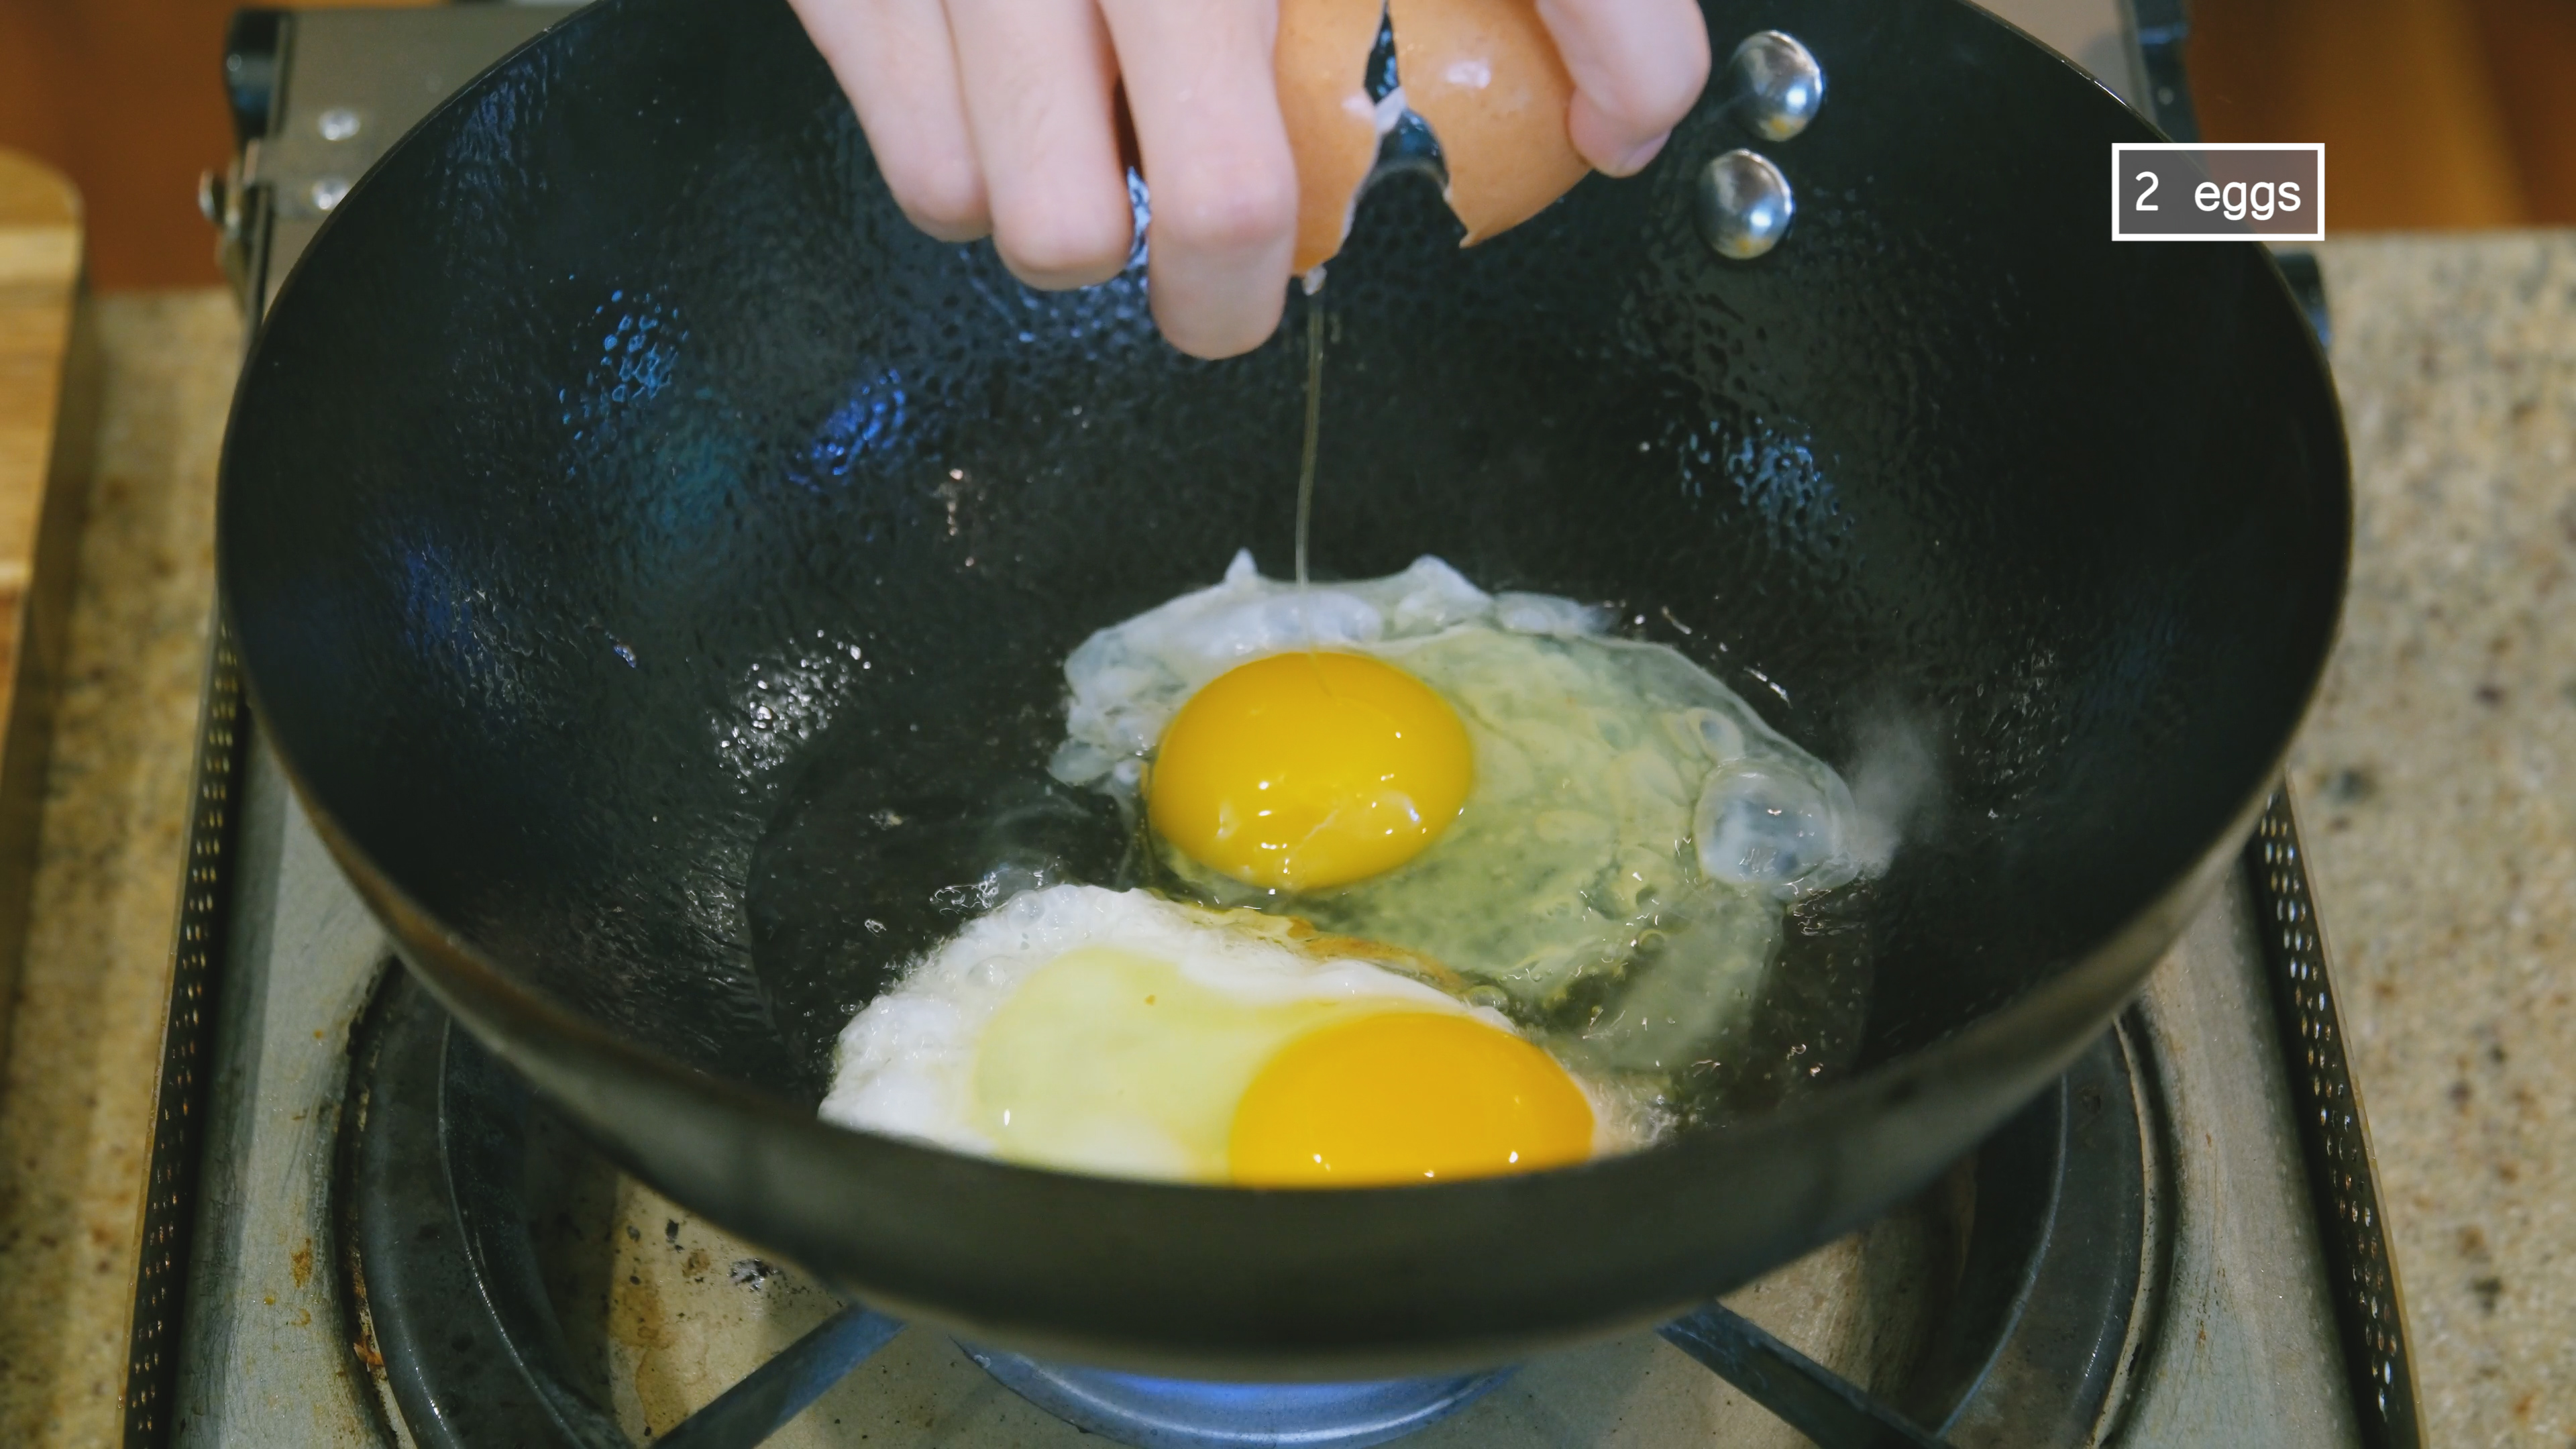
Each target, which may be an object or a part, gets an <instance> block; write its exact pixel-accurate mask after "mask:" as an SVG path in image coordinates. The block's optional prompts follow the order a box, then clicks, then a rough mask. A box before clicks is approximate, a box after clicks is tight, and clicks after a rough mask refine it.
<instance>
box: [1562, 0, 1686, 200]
mask: <svg viewBox="0 0 2576 1449" xmlns="http://www.w3.org/2000/svg"><path fill="white" fill-rule="evenodd" d="M1538 13H1539V18H1540V19H1541V20H1543V21H1545V22H1546V23H1547V28H1548V33H1549V34H1550V35H1552V36H1554V37H1555V38H1556V49H1557V53H1558V54H1559V55H1562V56H1563V57H1564V58H1565V69H1566V71H1567V73H1568V74H1570V75H1572V76H1573V77H1574V101H1573V103H1572V104H1571V105H1569V106H1568V107H1567V108H1566V131H1567V133H1568V134H1569V135H1570V136H1571V137H1572V138H1573V140H1574V149H1576V150H1577V151H1580V152H1582V153H1583V159H1584V160H1586V161H1589V162H1591V163H1592V164H1593V165H1594V166H1595V167H1597V168H1599V169H1600V170H1602V171H1605V172H1608V173H1609V174H1610V175H1612V176H1627V175H1630V174H1633V173H1634V172H1636V171H1638V170H1639V169H1641V168H1643V167H1644V166H1645V164H1646V163H1647V162H1649V161H1652V160H1654V159H1655V153H1656V152H1658V151H1660V150H1662V149H1663V147H1664V140H1665V138H1666V137H1667V136H1670V135H1671V134H1672V129H1673V124H1674V123H1675V122H1677V121H1679V120H1680V119H1681V118H1682V117H1683V116H1684V115H1686V114H1688V112H1689V111H1690V108H1691V106H1692V104H1693V103H1695V102H1696V101H1698V100H1699V93H1700V88H1701V87H1703V86H1705V85H1706V84H1708V27H1707V26H1706V25H1705V24H1704V23H1702V21H1701V19H1700V13H1699V6H1698V5H1697V4H1695V3H1693V0H1538Z"/></svg>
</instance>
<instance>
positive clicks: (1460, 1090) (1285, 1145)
mask: <svg viewBox="0 0 2576 1449" xmlns="http://www.w3.org/2000/svg"><path fill="white" fill-rule="evenodd" d="M1592 1128H1593V1118H1592V1104H1591V1102H1590V1101H1588V1100H1587V1099H1586V1098H1585V1097H1584V1095H1583V1090H1582V1088H1580V1087H1577V1086H1576V1085H1575V1084H1574V1079H1573V1078H1572V1077H1570V1076H1567V1075H1566V1072H1565V1069H1564V1068H1563V1067H1560V1066H1558V1065H1557V1064H1556V1061H1555V1059H1554V1058H1552V1057H1550V1056H1549V1055H1548V1054H1547V1053H1546V1052H1543V1051H1541V1050H1539V1049H1538V1048H1537V1047H1535V1046H1533V1045H1531V1044H1530V1043H1528V1042H1526V1041H1523V1040H1522V1039H1521V1038H1519V1037H1517V1036H1514V1035H1512V1034H1511V1033H1510V1032H1508V1031H1504V1030H1501V1029H1500V1028H1498V1027H1492V1026H1488V1025H1486V1024H1485V1023H1483V1022H1481V1021H1477V1020H1475V1019H1473V1018H1471V1017H1463V1016H1449V1015H1445V1014H1435V1013H1431V1012H1419V1011H1408V1012H1386V1013H1380V1014H1378V1015H1374V1016H1364V1017H1361V1018H1360V1019H1358V1020H1356V1021H1349V1022H1344V1023H1342V1024H1340V1025H1338V1026H1327V1027H1323V1028H1320V1029H1318V1030H1315V1031H1311V1032H1308V1033H1307V1034H1306V1035H1304V1036H1302V1037H1299V1038H1298V1039H1296V1040H1295V1041H1292V1042H1290V1043H1289V1044H1288V1045H1287V1046H1285V1047H1282V1048H1281V1049H1280V1050H1279V1053H1278V1055H1276V1056H1274V1057H1272V1058H1271V1059H1270V1061H1269V1063H1268V1064H1267V1065H1265V1066H1263V1067H1262V1069H1261V1074H1260V1075H1259V1076H1257V1077H1255V1078H1253V1080H1252V1085H1251V1086H1250V1087H1248V1088H1246V1089H1245V1091H1244V1094H1243V1097H1242V1100H1241V1101H1240V1102H1238V1103H1237V1104H1236V1106H1235V1109H1234V1129H1233V1137H1232V1143H1231V1146H1230V1148H1229V1157H1230V1164H1229V1165H1230V1167H1231V1170H1232V1172H1233V1176H1234V1180H1235V1181H1236V1182H1239V1183H1244V1184H1247V1185H1253V1186H1268V1187H1361V1186H1368V1185H1372V1184H1392V1183H1405V1182H1415V1183H1418V1182H1426V1181H1428V1182H1446V1181H1453V1180H1455V1179H1458V1178H1462V1177H1491V1176H1493V1175H1495V1174H1497V1173H1506V1172H1533V1171H1536V1170H1537V1169H1539V1168H1543V1167H1560V1166H1563V1165H1565V1164H1567V1163H1573V1162H1582V1161H1584V1160H1586V1159H1587V1158H1589V1157H1590V1156H1591V1155H1592Z"/></svg>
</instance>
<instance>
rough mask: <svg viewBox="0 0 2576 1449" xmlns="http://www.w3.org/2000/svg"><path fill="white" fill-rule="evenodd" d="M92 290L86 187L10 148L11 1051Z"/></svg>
mask: <svg viewBox="0 0 2576 1449" xmlns="http://www.w3.org/2000/svg"><path fill="white" fill-rule="evenodd" d="M81 296H82V288H81V215H80V196H79V194H78V193H76V192H75V191H73V190H72V187H71V183H69V182H67V181H65V180H64V179H63V178H62V177H61V176H60V175H58V174H56V173H55V172H54V171H52V170H51V169H49V168H47V167H46V166H44V165H42V164H41V163H39V162H36V161H33V160H30V159H29V158H27V157H25V156H22V155H19V154H18V153H16V152H14V151H8V150H0V1052H6V1051H7V1050H8V1041H9V1029H8V1028H9V1010H10V1005H11V1003H12V1002H13V1001H14V999H15V998H16V996H17V985H18V963H19V959H20V957H21V955H22V954H23V953H24V951H25V948H26V937H27V904H28V898H27V892H28V887H29V885H30V884H31V883H32V881H33V879H34V876H35V862H36V827H37V823H38V820H39V817H40V816H41V815H42V813H43V806H44V795H45V759H46V756H47V754H48V753H49V747H50V745H51V744H52V735H53V730H52V726H53V704H54V694H55V684H56V680H57V673H58V671H59V669H60V667H61V664H62V655H63V634H64V625H65V623H66V622H67V620H68V616H69V614H70V612H71V584H72V575H73V573H74V572H75V570H76V567H77V564H78V553H79V546H80V524H81V511H82V507H83V505H84V503H85V502H86V496H87V492H88V488H87V485H88V474H89V467H88V462H89V447H90V443H91V440H92V435H93V433H94V432H95V431H96V422H97V409H96V404H97V392H98V390H97V375H98V369H97V367H96V366H95V364H94V357H95V349H94V348H93V347H91V346H90V344H89V336H88V328H87V326H86V325H85V322H84V319H83V308H82V306H81Z"/></svg>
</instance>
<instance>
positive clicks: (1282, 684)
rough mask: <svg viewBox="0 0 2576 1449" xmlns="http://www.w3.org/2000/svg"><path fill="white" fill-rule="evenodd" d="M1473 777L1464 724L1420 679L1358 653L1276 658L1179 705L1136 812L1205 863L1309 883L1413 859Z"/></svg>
mask: <svg viewBox="0 0 2576 1449" xmlns="http://www.w3.org/2000/svg"><path fill="white" fill-rule="evenodd" d="M1474 775H1475V770H1474V764H1473V758H1472V752H1471V751H1470V749H1469V747H1468V744H1467V730H1466V727H1465V726H1464V725H1462V724H1460V723H1459V722H1458V714H1457V711H1455V710H1453V709H1451V708H1450V707H1449V705H1448V703H1447V702H1446V701H1444V700H1443V699H1441V698H1440V696H1439V695H1437V694H1434V693H1433V692H1432V691H1431V687H1430V686H1429V685H1426V684H1424V683H1423V682H1422V681H1421V680H1419V679H1416V678H1414V677H1413V676H1412V675H1410V674H1407V673H1405V672H1404V671H1403V670H1401V669H1398V668H1396V667H1395V666H1394V665H1392V664H1388V663H1386V662H1385V661H1383V660H1380V659H1374V658H1371V657H1370V656H1368V655H1365V654H1342V653H1332V652H1319V651H1306V652H1299V653H1292V654H1274V655H1271V656H1270V657H1268V658H1266V659H1256V660H1254V661H1252V662H1251V663H1249V664H1245V665H1240V666H1238V667H1236V668H1234V669H1232V670H1229V671H1227V672H1226V673H1224V674H1221V675H1219V676H1217V677H1216V678H1215V679H1214V680H1211V681H1210V682H1209V683H1208V684H1207V685H1206V686H1205V687H1203V688H1201V689H1200V690H1199V692H1198V693H1196V694H1194V695H1192V696H1190V699H1189V702H1188V703H1186V704H1184V705H1182V706H1181V709H1180V713H1178V714H1177V715H1174V716H1173V717H1172V722H1171V724H1170V725H1168V726H1167V727H1165V729H1164V731H1163V739H1162V743H1161V745H1160V747H1159V748H1158V750H1157V752H1156V754H1155V757H1154V768H1153V774H1152V777H1151V779H1150V781H1149V782H1148V785H1147V791H1146V809H1147V814H1148V815H1149V817H1150V818H1151V819H1152V821H1153V826H1154V829H1155V831H1156V832H1157V833H1159V834H1160V835H1161V836H1162V837H1163V838H1164V839H1165V840H1168V841H1170V842H1171V843H1172V844H1174V845H1176V846H1178V847H1180V848H1181V849H1182V850H1183V851H1186V852H1187V853H1188V854H1189V856H1190V857H1191V858H1192V859H1194V860H1196V861H1198V862H1199V863H1200V864H1202V865H1205V866H1208V867H1209V868H1211V869H1214V870H1219V871H1223V872H1224V873H1225V874H1227V875H1230V876H1232V877H1234V878H1235V879H1237V880H1240V881H1243V882H1245V883H1247V884H1250V885H1257V886H1266V887H1269V888H1271V889H1273V890H1286V891H1305V890H1320V889H1323V888H1325V887H1327V886H1337V885H1342V884H1346V883H1348V882H1350V881H1355V880H1360V879H1362V878H1364V877H1367V876H1372V875H1376V874H1377V873H1378V872H1380V871H1384V870H1392V869H1393V868H1395V867H1396V866H1399V865H1402V864H1403V863H1404V862H1406V861H1407V860H1410V859H1412V858H1413V857H1414V856H1415V855H1416V854H1418V853H1419V852H1420V851H1421V850H1422V848H1423V847H1424V846H1427V845H1429V844H1430V843H1431V842H1432V841H1433V840H1434V839H1435V838H1437V837H1438V836H1439V834H1440V832H1441V831H1442V830H1445V829H1447V828H1448V825H1449V822H1450V821H1451V820H1453V819H1455V818H1456V817H1457V814H1458V808H1459V806H1461V805H1463V804H1465V803H1466V799H1467V787H1468V785H1469V784H1470V783H1471V782H1472V781H1473V779H1474Z"/></svg>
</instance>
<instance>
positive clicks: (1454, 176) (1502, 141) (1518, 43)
mask: <svg viewBox="0 0 2576 1449" xmlns="http://www.w3.org/2000/svg"><path fill="white" fill-rule="evenodd" d="M1388 16H1389V19H1390V20H1391V21H1392V23H1393V24H1394V27H1395V65H1396V72H1397V74H1399V75H1400V76H1402V77H1403V80H1404V94H1405V98H1406V100H1407V101H1408V102H1409V103H1410V104H1411V105H1412V108H1413V110H1414V111H1415V113H1417V114H1418V115H1420V116H1421V117H1422V119H1423V120H1424V121H1426V122H1428V123H1429V124H1430V126H1431V132H1432V134H1433V135H1434V136H1437V137H1438V138H1439V140H1440V154H1441V156H1442V157H1443V158H1444V159H1445V160H1446V161H1447V163H1448V168H1449V193H1448V195H1449V209H1450V210H1451V211H1454V212H1456V213H1457V214H1458V220H1460V221H1461V222H1464V223H1465V224H1466V227H1467V237H1466V240H1465V241H1464V242H1463V243H1462V245H1465V246H1474V245H1475V244H1476V243H1478V242H1480V241H1483V240H1485V239H1486V238H1488V237H1491V236H1494V235H1495V234H1497V233H1499V232H1503V231H1507V230H1509V229H1510V228H1512V227H1515V226H1518V225H1519V224H1520V223H1522V222H1524V221H1527V220H1529V219H1530V218H1531V217H1533V216H1536V215H1537V214H1538V213H1539V212H1540V211H1542V210H1544V209H1545V208H1546V206H1547V205H1548V203H1550V202H1552V201H1554V200H1556V199H1557V198H1558V197H1560V196H1563V195H1564V194H1565V193H1566V192H1567V191H1569V190H1571V189H1572V188H1573V186H1574V183H1576V182H1578V181H1580V180H1582V179H1583V177H1584V174H1585V173H1586V172H1588V171H1590V170H1591V169H1592V167H1591V164H1590V163H1588V162H1586V161H1585V160H1584V159H1583V157H1582V155H1581V154H1580V153H1578V152H1577V151H1576V150H1575V149H1574V142H1573V140H1572V139H1571V138H1570V137H1568V136H1567V134H1566V130H1565V113H1566V106H1567V104H1568V103H1569V102H1571V101H1572V100H1573V99H1574V81H1573V78H1572V77H1571V76H1569V75H1567V74H1566V70H1565V62H1564V60H1563V59H1561V58H1560V57H1559V56H1558V55H1557V53H1556V43H1555V41H1554V40H1553V39H1551V38H1550V37H1549V35H1548V33H1547V26H1546V25H1545V24H1544V23H1542V22H1541V21H1540V19H1539V14H1538V5H1537V0H1388ZM1299 159H1300V165H1301V168H1302V164H1303V153H1300V158H1299Z"/></svg>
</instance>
